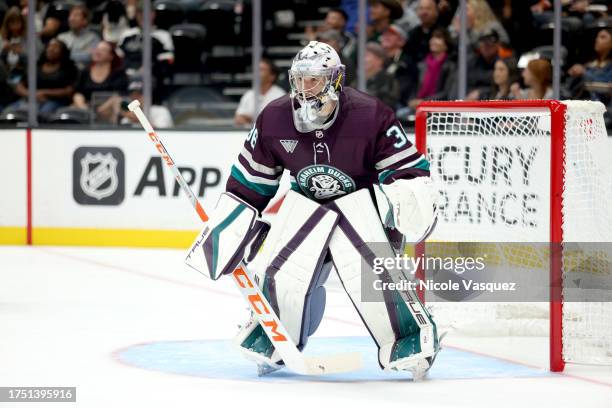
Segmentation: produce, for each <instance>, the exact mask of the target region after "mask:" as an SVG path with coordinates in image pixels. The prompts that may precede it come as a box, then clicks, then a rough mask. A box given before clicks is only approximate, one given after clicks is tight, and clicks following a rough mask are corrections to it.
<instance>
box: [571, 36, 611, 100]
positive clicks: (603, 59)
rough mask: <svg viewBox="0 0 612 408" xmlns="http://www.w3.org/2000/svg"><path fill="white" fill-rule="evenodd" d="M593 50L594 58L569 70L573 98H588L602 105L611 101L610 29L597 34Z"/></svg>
mask: <svg viewBox="0 0 612 408" xmlns="http://www.w3.org/2000/svg"><path fill="white" fill-rule="evenodd" d="M593 48H594V50H595V54H596V58H595V59H594V60H593V61H591V62H589V63H587V64H585V65H581V64H575V65H573V66H572V67H571V68H570V69H569V70H568V74H569V75H570V81H571V82H573V83H576V84H577V85H573V86H571V88H572V89H573V90H574V92H573V94H574V97H581V98H584V97H588V98H589V99H593V100H598V101H601V102H603V103H606V104H608V103H610V101H611V99H612V29H610V28H604V29H603V30H600V31H599V32H598V33H597V37H596V38H595V45H594V47H593ZM584 91H590V92H584Z"/></svg>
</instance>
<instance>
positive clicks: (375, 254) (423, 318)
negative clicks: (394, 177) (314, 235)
mask: <svg viewBox="0 0 612 408" xmlns="http://www.w3.org/2000/svg"><path fill="white" fill-rule="evenodd" d="M328 206H329V207H330V208H332V209H334V210H335V211H337V212H338V213H339V214H341V218H340V221H339V224H338V227H337V228H336V230H335V231H334V234H333V236H332V239H331V241H330V251H331V254H332V257H333V261H334V265H335V266H336V270H337V272H338V276H339V277H340V280H341V282H342V284H343V286H344V289H345V290H346V292H347V294H348V295H349V297H350V298H351V301H352V302H353V304H354V306H355V308H356V309H357V312H358V313H359V315H360V316H361V318H362V320H363V322H364V324H365V325H366V327H367V328H368V330H369V331H370V334H371V335H372V338H373V339H374V341H375V343H376V345H377V346H378V348H379V356H378V357H379V363H380V365H381V367H383V368H385V369H408V370H411V371H412V368H413V367H417V368H419V369H421V368H422V367H424V366H425V364H423V360H426V359H430V360H431V361H432V362H433V358H434V357H435V355H436V353H437V351H438V349H439V346H438V338H437V333H436V326H435V323H434V321H433V320H432V318H431V316H430V315H429V313H428V312H427V310H426V309H425V307H424V306H423V305H422V304H421V303H420V302H419V300H418V297H417V296H416V293H414V292H412V291H402V292H400V291H397V290H395V291H392V290H384V291H383V290H374V289H373V285H372V284H373V282H374V281H375V280H376V279H381V280H383V281H389V282H390V281H395V282H398V281H399V279H400V278H403V275H402V271H393V270H383V271H382V272H381V273H380V274H376V273H375V272H374V264H375V258H384V259H386V258H394V257H395V253H394V251H393V249H392V248H391V245H390V244H389V242H388V241H387V238H386V235H385V232H384V230H383V226H382V224H381V222H380V219H379V217H378V213H377V211H376V208H375V206H374V203H373V201H372V198H371V196H370V193H369V192H368V191H367V190H365V189H364V190H359V191H357V192H355V193H352V194H349V195H347V196H344V197H342V198H339V199H337V200H335V201H334V202H332V203H330V204H328ZM370 243H375V245H370ZM362 284H363V285H368V286H369V287H365V286H364V288H363V289H364V290H363V291H362ZM370 285H371V286H370ZM365 294H367V298H366V299H363V300H362V296H363V295H365ZM400 362H401V364H400ZM429 365H430V364H428V365H427V367H429Z"/></svg>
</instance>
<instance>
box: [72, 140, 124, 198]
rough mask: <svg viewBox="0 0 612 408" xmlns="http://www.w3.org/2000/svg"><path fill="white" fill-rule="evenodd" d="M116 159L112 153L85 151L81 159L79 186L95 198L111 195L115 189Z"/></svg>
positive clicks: (117, 183) (116, 181) (116, 182)
mask: <svg viewBox="0 0 612 408" xmlns="http://www.w3.org/2000/svg"><path fill="white" fill-rule="evenodd" d="M118 178H119V177H118V176H117V159H115V158H114V157H113V155H112V153H107V154H101V153H96V154H91V153H89V152H88V153H87V154H86V155H85V157H83V158H82V159H81V178H80V182H81V188H82V189H83V192H84V193H85V194H87V195H88V196H90V197H93V198H95V199H96V200H101V199H103V198H106V197H109V196H111V195H112V194H113V193H114V192H115V191H117V186H118V185H119V180H118Z"/></svg>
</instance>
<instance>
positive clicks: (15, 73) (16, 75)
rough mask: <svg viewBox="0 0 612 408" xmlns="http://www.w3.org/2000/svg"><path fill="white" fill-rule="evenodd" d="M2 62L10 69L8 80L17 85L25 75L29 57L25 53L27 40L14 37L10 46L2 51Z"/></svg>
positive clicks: (0, 54) (0, 57)
mask: <svg viewBox="0 0 612 408" xmlns="http://www.w3.org/2000/svg"><path fill="white" fill-rule="evenodd" d="M0 62H2V63H3V64H4V65H5V68H6V69H7V70H8V81H9V83H11V84H12V85H13V86H14V85H16V84H17V83H18V82H19V81H21V78H22V77H23V76H24V75H25V73H26V70H27V66H28V65H27V64H28V58H27V55H26V53H25V42H24V40H22V39H21V38H12V39H11V40H10V41H9V46H8V47H7V48H5V49H3V50H2V51H1V52H0Z"/></svg>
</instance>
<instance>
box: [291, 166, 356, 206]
mask: <svg viewBox="0 0 612 408" xmlns="http://www.w3.org/2000/svg"><path fill="white" fill-rule="evenodd" d="M296 181H297V184H298V185H299V186H300V189H301V190H302V191H303V192H304V194H305V195H306V196H307V197H310V198H313V199H315V200H326V199H328V198H332V197H336V196H342V195H345V194H349V193H352V192H353V191H355V182H354V181H353V179H352V178H350V177H349V176H348V175H347V174H346V173H344V172H342V171H341V170H338V169H337V168H335V167H333V166H327V165H323V164H315V165H312V166H308V167H304V168H303V169H302V170H300V171H299V172H298V174H297V177H296Z"/></svg>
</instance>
